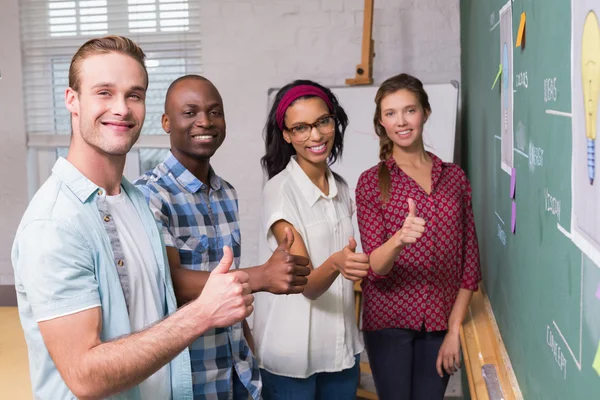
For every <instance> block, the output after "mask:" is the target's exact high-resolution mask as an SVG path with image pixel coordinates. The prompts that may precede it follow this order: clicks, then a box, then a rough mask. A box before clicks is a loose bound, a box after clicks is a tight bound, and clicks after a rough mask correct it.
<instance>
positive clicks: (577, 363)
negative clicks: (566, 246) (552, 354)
mask: <svg viewBox="0 0 600 400" xmlns="http://www.w3.org/2000/svg"><path fill="white" fill-rule="evenodd" d="M583 257H584V255H583V253H582V254H581V277H580V278H581V289H580V299H579V354H578V355H576V354H575V352H574V351H573V349H572V348H571V346H570V345H569V342H568V341H567V339H566V338H565V336H564V335H563V333H562V331H561V330H560V328H559V327H558V324H557V323H556V321H554V320H552V324H553V325H554V328H555V329H556V331H557V332H558V334H559V335H560V337H561V339H562V341H563V342H564V343H565V345H566V346H567V350H569V353H570V354H571V357H573V362H575V366H576V367H577V369H578V370H580V371H581V356H582V354H581V353H582V350H583ZM565 368H566V366H565ZM565 378H566V370H565Z"/></svg>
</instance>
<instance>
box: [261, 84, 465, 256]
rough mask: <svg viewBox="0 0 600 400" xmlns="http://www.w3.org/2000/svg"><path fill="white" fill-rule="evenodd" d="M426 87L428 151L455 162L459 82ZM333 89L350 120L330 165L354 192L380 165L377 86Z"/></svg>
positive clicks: (272, 95)
mask: <svg viewBox="0 0 600 400" xmlns="http://www.w3.org/2000/svg"><path fill="white" fill-rule="evenodd" d="M423 86H424V88H425V91H426V92H427V94H428V96H429V104H430V105H431V116H430V117H429V119H428V120H427V122H426V123H425V127H424V130H423V140H424V142H425V148H426V149H427V150H428V151H431V152H432V153H434V154H435V155H436V156H438V157H440V158H441V159H442V161H446V162H453V161H454V143H455V138H456V118H457V111H458V108H457V107H458V82H456V81H452V82H448V83H434V84H424V85H423ZM330 89H331V91H332V92H333V93H334V94H335V95H336V96H337V98H338V100H339V102H340V104H341V105H342V107H343V108H344V110H345V111H346V114H348V119H349V124H348V128H347V129H346V135H345V136H344V152H343V156H342V158H341V159H338V160H337V161H336V163H335V164H333V165H332V166H331V169H332V170H333V171H335V172H337V173H338V174H340V175H341V176H342V177H343V178H344V179H345V180H346V182H348V186H349V187H350V190H351V191H352V193H354V189H355V188H356V183H357V182H358V178H359V176H360V174H361V173H363V172H364V171H365V170H367V169H369V168H370V167H372V166H374V165H375V164H377V163H378V162H379V138H378V137H377V135H376V134H375V130H374V128H373V115H374V113H375V94H376V93H377V89H378V86H344V87H333V88H330ZM278 90H279V89H270V90H269V92H268V109H267V110H270V108H271V105H272V104H273V99H274V98H275V95H276V94H277V91H278ZM267 112H268V111H267ZM353 197H354V196H353ZM353 221H354V232H355V238H356V240H357V242H358V243H359V248H358V249H357V251H360V247H361V246H360V238H359V233H358V225H357V224H356V215H355V216H354V218H353Z"/></svg>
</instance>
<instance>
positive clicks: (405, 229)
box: [394, 199, 425, 248]
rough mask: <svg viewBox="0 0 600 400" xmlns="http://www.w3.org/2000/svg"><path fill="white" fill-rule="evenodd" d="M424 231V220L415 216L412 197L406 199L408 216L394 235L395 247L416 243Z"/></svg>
mask: <svg viewBox="0 0 600 400" xmlns="http://www.w3.org/2000/svg"><path fill="white" fill-rule="evenodd" d="M423 232H425V220H424V219H423V218H419V217H417V206H416V204H415V202H414V200H413V199H408V216H407V217H406V219H405V220H404V224H402V228H401V229H400V230H399V231H398V232H396V234H395V235H394V239H395V244H396V247H398V248H400V247H404V246H406V245H408V244H413V243H416V241H417V240H418V239H419V238H420V237H421V236H423Z"/></svg>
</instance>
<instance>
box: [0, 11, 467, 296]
mask: <svg viewBox="0 0 600 400" xmlns="http://www.w3.org/2000/svg"><path fill="white" fill-rule="evenodd" d="M2 4H3V7H2V12H0V69H1V70H2V74H3V76H4V78H3V79H2V80H0V118H1V119H0V121H2V123H1V124H0V140H1V142H0V143H1V145H0V284H2V283H11V282H12V267H11V264H10V247H11V244H12V240H13V237H14V231H15V228H16V226H17V224H18V222H19V220H20V217H21V215H22V213H23V211H24V208H25V204H26V201H27V183H26V171H25V165H26V151H25V134H24V124H23V109H22V107H21V105H22V104H23V101H22V96H21V63H20V48H19V42H18V40H15V38H18V37H19V27H18V22H19V18H18V10H17V5H18V0H2ZM202 5H203V10H202V13H203V21H202V24H203V31H204V33H203V38H202V40H203V43H202V54H203V63H204V75H205V76H206V77H207V78H209V79H211V80H212V81H213V82H214V83H215V85H216V86H217V88H218V89H219V90H220V91H221V94H222V96H223V99H224V101H225V108H226V117H227V126H228V129H227V132H228V136H227V139H226V141H225V144H224V145H223V147H222V148H221V149H220V150H219V152H218V153H217V155H216V156H215V158H214V160H213V161H214V162H213V164H214V166H215V169H216V170H217V173H219V174H220V175H221V176H223V177H224V178H225V179H226V180H228V181H230V182H231V183H232V184H233V185H234V186H235V187H236V188H237V190H238V193H239V196H240V207H241V216H242V221H241V224H242V230H243V233H242V234H243V249H244V250H243V254H244V255H243V263H244V264H246V265H247V264H253V263H255V262H256V261H257V260H256V258H257V249H256V239H257V232H258V229H257V228H258V224H259V208H260V207H259V206H260V203H259V202H260V193H261V186H262V172H261V169H260V164H259V160H260V157H261V156H262V155H263V147H264V146H263V139H262V128H263V124H264V121H265V117H266V113H267V104H266V102H267V90H268V89H269V88H272V87H280V86H282V85H284V84H286V83H287V82H289V81H291V80H293V79H297V78H308V79H314V80H317V81H319V82H321V83H322V84H324V85H328V86H341V85H344V83H345V79H346V78H353V77H354V75H355V72H354V69H355V66H356V65H357V64H359V63H360V54H361V39H362V23H363V12H362V10H363V5H364V1H363V0H278V1H276V0H252V1H250V0H202ZM373 37H374V39H375V52H376V57H375V61H374V74H373V76H374V79H375V83H381V82H382V81H383V80H384V79H385V78H387V77H389V76H391V75H394V74H397V73H399V72H408V73H412V74H415V75H416V76H418V77H419V78H421V79H422V80H423V81H425V82H442V81H450V80H452V79H455V80H459V81H460V40H459V1H458V0H376V1H375V16H374V28H373Z"/></svg>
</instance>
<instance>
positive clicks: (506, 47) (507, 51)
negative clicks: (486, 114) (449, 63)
mask: <svg viewBox="0 0 600 400" xmlns="http://www.w3.org/2000/svg"><path fill="white" fill-rule="evenodd" d="M512 48H513V46H512V5H511V2H510V1H509V2H508V3H506V4H505V5H504V7H502V9H501V10H500V59H501V60H502V85H501V86H500V98H501V99H500V112H501V114H502V117H501V121H502V122H501V125H502V126H501V128H500V132H501V134H500V136H501V137H502V145H501V152H500V154H501V158H500V160H501V161H500V163H501V167H502V170H503V171H504V172H506V173H507V174H510V171H511V170H512V168H513V167H514V162H513V158H514V155H513V147H514V144H513V141H514V138H513V96H514V92H513V78H512V71H513V59H512V58H513V51H512Z"/></svg>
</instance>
